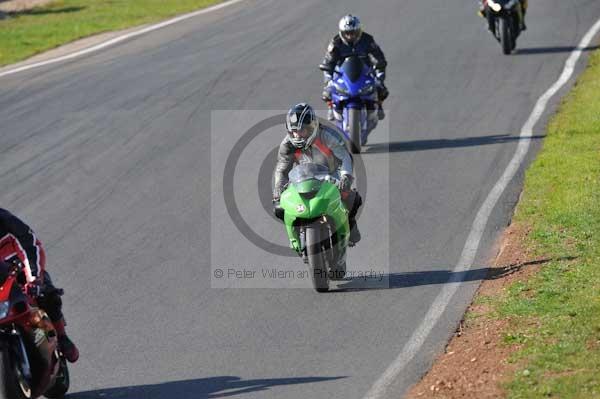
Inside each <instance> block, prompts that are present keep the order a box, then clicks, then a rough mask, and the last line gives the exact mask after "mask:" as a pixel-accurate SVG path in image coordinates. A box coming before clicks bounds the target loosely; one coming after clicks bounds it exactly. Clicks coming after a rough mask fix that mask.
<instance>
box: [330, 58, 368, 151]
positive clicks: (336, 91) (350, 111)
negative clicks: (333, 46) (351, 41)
mask: <svg viewBox="0 0 600 399" xmlns="http://www.w3.org/2000/svg"><path fill="white" fill-rule="evenodd" d="M378 84H379V82H378V80H377V78H376V77H375V74H374V73H373V68H371V67H370V66H369V65H367V63H365V62H364V61H363V60H362V59H361V58H360V57H358V56H354V55H353V56H350V57H347V58H346V59H345V60H344V62H343V63H342V64H341V65H340V66H338V67H336V69H335V72H334V74H333V78H332V79H331V80H330V81H329V84H328V89H329V91H330V93H331V99H332V102H333V106H334V111H335V112H334V115H335V119H336V124H337V127H338V128H339V129H340V130H341V131H342V132H344V134H345V135H346V138H347V139H348V141H349V142H350V143H351V149H352V152H353V153H355V154H358V153H360V151H361V146H363V145H365V144H366V143H367V136H368V135H369V133H370V132H371V131H372V130H373V129H375V127H376V126H377V122H378V118H377V112H376V111H374V110H375V109H376V104H377V86H378ZM340 109H341V110H342V112H341V113H339V112H338V111H339V110H340Z"/></svg>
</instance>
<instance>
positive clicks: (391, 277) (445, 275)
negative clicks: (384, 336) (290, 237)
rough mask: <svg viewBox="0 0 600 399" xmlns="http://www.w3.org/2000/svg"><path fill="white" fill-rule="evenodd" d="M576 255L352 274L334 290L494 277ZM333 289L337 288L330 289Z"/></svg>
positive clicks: (399, 286)
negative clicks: (501, 263)
mask: <svg viewBox="0 0 600 399" xmlns="http://www.w3.org/2000/svg"><path fill="white" fill-rule="evenodd" d="M574 259H575V257H572V256H567V257H562V258H556V259H553V258H547V259H539V260H534V261H529V262H523V263H518V264H510V265H506V266H503V267H493V268H489V267H483V268H477V269H471V270H466V271H462V272H453V271H451V270H427V271H419V272H408V273H391V274H387V275H382V276H381V278H379V277H378V276H373V277H372V278H368V279H366V278H364V277H355V278H349V279H346V280H342V281H340V283H339V284H338V286H337V290H341V291H363V290H383V289H394V288H409V287H418V286H423V285H436V284H449V283H459V282H468V281H481V280H495V279H499V278H502V277H506V276H509V275H511V274H513V273H516V272H518V271H519V270H521V269H523V268H526V267H528V266H533V265H540V264H544V263H548V262H550V261H569V260H574ZM332 291H336V289H333V290H332Z"/></svg>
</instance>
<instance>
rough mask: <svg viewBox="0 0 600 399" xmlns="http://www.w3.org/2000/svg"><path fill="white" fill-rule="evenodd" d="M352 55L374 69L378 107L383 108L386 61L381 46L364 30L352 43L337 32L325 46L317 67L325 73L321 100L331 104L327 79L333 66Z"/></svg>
mask: <svg viewBox="0 0 600 399" xmlns="http://www.w3.org/2000/svg"><path fill="white" fill-rule="evenodd" d="M352 55H358V56H359V57H361V58H362V59H363V61H365V62H366V63H367V65H370V66H372V67H373V68H374V69H375V74H376V76H377V78H378V83H379V84H378V85H377V95H378V100H379V106H380V109H383V108H382V103H383V101H384V100H385V99H386V98H387V97H388V95H389V92H388V89H387V88H386V87H385V84H384V81H385V69H386V67H387V61H386V59H385V55H384V54H383V51H381V48H380V47H379V46H378V45H377V43H375V39H374V38H373V36H371V35H370V34H368V33H364V32H363V33H362V34H361V36H360V39H358V41H357V42H356V44H354V45H352V44H349V43H346V42H345V41H344V40H342V38H341V37H340V35H339V34H337V35H335V36H334V37H333V39H332V40H331V42H330V43H329V45H328V46H327V52H326V54H325V58H324V59H323V61H322V62H321V64H320V65H319V69H321V70H322V71H323V72H324V74H325V88H324V89H323V95H322V98H323V101H325V102H327V104H328V105H329V106H331V93H330V91H329V81H330V80H331V78H332V76H333V72H334V70H335V67H336V66H339V65H341V64H342V63H343V62H344V60H345V59H346V58H347V57H349V56H352ZM382 116H383V115H382ZM380 119H383V118H380Z"/></svg>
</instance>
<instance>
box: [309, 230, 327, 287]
mask: <svg viewBox="0 0 600 399" xmlns="http://www.w3.org/2000/svg"><path fill="white" fill-rule="evenodd" d="M306 255H307V257H308V265H309V266H310V273H311V276H312V282H313V287H314V288H315V290H316V291H317V292H327V291H329V278H328V276H327V264H326V262H325V253H324V252H323V243H322V239H321V226H320V225H319V224H313V225H310V226H307V227H306Z"/></svg>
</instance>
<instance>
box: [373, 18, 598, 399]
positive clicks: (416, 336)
mask: <svg viewBox="0 0 600 399" xmlns="http://www.w3.org/2000/svg"><path fill="white" fill-rule="evenodd" d="M599 30H600V20H598V21H597V22H596V23H595V24H594V26H592V27H591V28H590V30H589V31H588V32H587V33H586V35H585V36H584V37H583V39H581V42H580V43H579V47H577V49H575V50H573V52H572V53H571V56H570V57H569V58H568V59H567V61H566V62H565V67H564V70H563V72H562V74H561V75H560V77H559V79H558V80H557V81H556V83H554V84H553V85H552V87H550V88H549V89H548V91H546V92H545V93H544V94H543V95H542V96H541V97H540V98H539V99H538V101H537V103H536V104H535V107H534V109H533V112H532V113H531V115H530V116H529V119H527V122H525V125H523V128H522V130H521V134H520V138H521V140H519V144H518V146H517V149H516V151H515V154H514V155H513V158H512V160H511V161H510V163H509V164H508V166H507V167H506V170H505V171H504V174H503V175H502V177H500V179H499V180H498V181H497V182H496V185H495V186H494V187H493V188H492V191H490V193H489V194H488V196H487V198H486V200H485V202H484V203H483V205H482V206H481V208H480V209H479V211H478V212H477V216H476V217H475V221H474V222H473V225H472V227H471V231H470V233H469V236H468V238H467V242H466V243H465V246H464V248H463V251H462V254H461V256H460V259H459V261H458V264H457V265H456V266H455V268H454V270H453V273H452V275H453V277H451V278H450V280H449V281H448V283H452V284H446V285H444V288H443V289H442V290H441V291H440V293H439V294H438V296H437V297H436V298H435V300H434V302H433V303H432V305H431V307H430V308H429V311H428V312H427V314H426V315H425V318H424V319H423V320H422V321H421V324H419V326H418V327H417V329H416V330H415V331H414V333H413V334H412V336H411V337H410V339H409V341H408V342H407V343H406V345H405V346H404V347H403V348H402V351H401V352H400V354H399V355H398V357H397V358H396V359H395V360H394V361H393V362H392V364H391V365H390V366H389V367H388V368H387V370H386V371H385V372H384V373H383V375H382V376H381V377H379V379H378V380H377V381H376V382H375V383H374V384H373V386H372V387H371V389H370V390H369V391H368V392H367V394H366V395H365V396H364V399H381V398H384V397H385V395H386V391H387V389H388V387H390V386H391V385H392V384H393V382H394V381H395V380H396V379H397V377H398V376H399V375H400V373H401V372H402V370H403V369H404V367H406V365H407V364H408V363H409V362H410V361H411V359H412V358H413V357H414V356H415V355H416V354H417V352H418V351H419V350H420V349H421V347H422V346H423V344H424V343H425V340H426V339H427V337H428V336H429V334H430V333H431V330H432V329H433V327H434V326H435V325H436V323H437V322H438V320H439V319H440V317H441V316H442V314H443V313H444V311H445V309H446V307H447V306H448V304H449V302H450V300H451V299H452V296H453V295H454V293H455V292H456V291H457V290H458V288H459V287H460V283H461V277H460V273H461V272H464V271H467V270H469V269H470V268H471V266H472V264H473V262H474V260H475V255H476V253H477V249H478V247H479V242H480V241H481V237H482V235H483V232H484V230H485V226H486V224H487V221H488V219H489V217H490V214H491V213H492V210H493V209H494V207H495V205H496V202H498V199H499V198H500V196H501V195H502V193H503V192H504V190H505V189H506V187H507V186H508V184H509V183H510V181H511V180H512V178H513V177H514V175H515V174H516V173H517V171H518V170H519V167H520V166H521V164H522V162H523V160H524V159H525V156H526V155H527V151H528V150H529V145H530V143H531V136H532V134H533V127H534V126H535V124H536V123H537V122H538V121H539V120H540V118H541V116H542V115H543V113H544V111H545V109H546V106H547V105H548V101H550V99H551V98H552V97H553V96H554V95H555V94H556V93H557V92H558V91H559V90H560V89H561V88H562V87H563V86H564V85H565V84H566V83H567V82H568V81H569V79H570V78H571V76H573V72H574V70H575V66H576V64H577V61H578V60H579V58H580V57H581V54H582V52H583V51H584V49H585V48H586V47H588V46H589V44H590V42H591V41H592V39H593V38H594V36H595V35H596V33H598V31H599Z"/></svg>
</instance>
